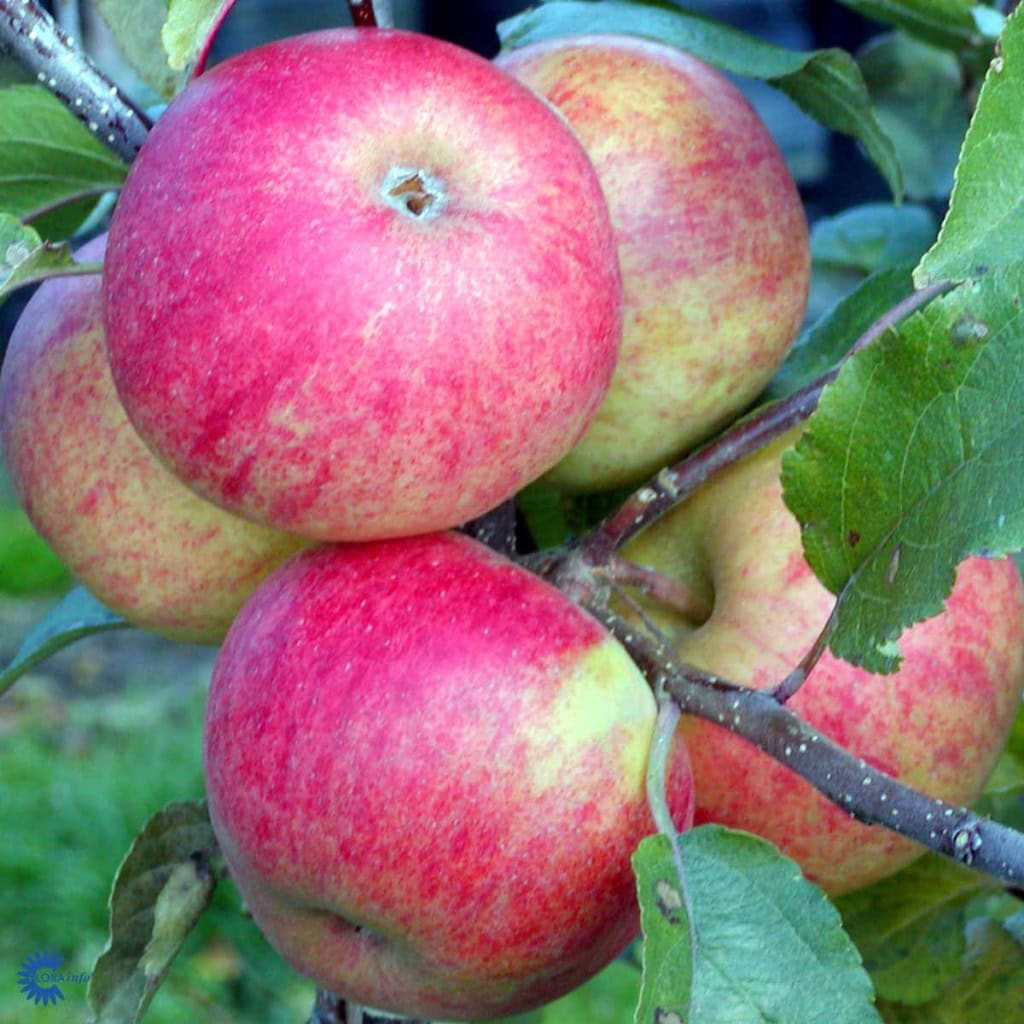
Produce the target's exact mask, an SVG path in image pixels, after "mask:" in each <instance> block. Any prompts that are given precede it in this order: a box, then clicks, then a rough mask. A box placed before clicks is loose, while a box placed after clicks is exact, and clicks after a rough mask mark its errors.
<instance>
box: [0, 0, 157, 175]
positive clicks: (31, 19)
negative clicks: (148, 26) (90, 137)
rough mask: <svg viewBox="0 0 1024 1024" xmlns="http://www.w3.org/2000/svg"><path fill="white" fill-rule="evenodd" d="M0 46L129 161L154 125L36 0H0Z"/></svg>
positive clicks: (94, 132) (107, 144) (0, 48)
mask: <svg viewBox="0 0 1024 1024" xmlns="http://www.w3.org/2000/svg"><path fill="white" fill-rule="evenodd" d="M0 50H3V51H5V52H8V53H10V55H11V56H12V57H14V58H15V59H16V60H18V61H19V62H20V63H21V64H23V65H24V66H25V67H26V68H28V70H29V71H31V72H33V73H34V74H35V76H36V79H37V80H38V81H39V83H40V84H41V85H44V86H45V87H46V88H47V89H49V90H50V92H52V93H53V94H54V95H55V96H56V97H57V98H58V99H59V100H60V101H61V102H62V103H63V104H64V106H66V107H67V108H68V110H70V111H71V113H73V114H74V115H75V117H77V118H78V119H79V120H80V121H81V122H82V123H83V124H84V125H85V126H86V127H87V128H88V129H89V130H90V131H91V132H92V133H93V134H94V135H95V136H96V138H98V139H99V140H100V142H102V143H103V144H104V145H105V146H107V147H109V148H110V149H112V150H113V151H114V152H115V153H117V155H118V156H120V157H121V158H122V159H124V160H126V161H128V162H129V163H130V162H131V161H132V160H134V159H135V155H136V154H137V153H138V151H139V148H140V147H141V146H142V143H143V142H144V141H145V139H146V134H147V132H148V131H149V129H150V128H151V127H152V124H151V122H150V120H149V118H147V117H146V115H145V114H144V113H143V112H142V111H141V110H139V109H138V108H137V107H136V106H134V105H133V104H132V103H131V101H130V100H128V99H127V98H126V97H125V96H123V95H122V94H121V93H120V92H119V91H118V88H117V86H116V85H114V83H113V82H112V81H111V80H110V79H109V78H107V76H106V75H104V74H103V72H102V71H100V70H99V68H97V67H96V65H95V64H93V62H92V61H91V60H90V59H89V58H88V57H87V56H86V54H85V52H84V51H83V50H81V49H80V48H79V47H78V46H77V44H76V42H75V40H74V39H72V38H71V36H69V35H68V34H67V33H66V32H65V31H64V30H63V29H61V28H60V27H58V25H57V24H56V23H55V22H54V20H53V18H51V17H50V15H49V14H47V13H46V11H44V10H43V8H42V7H40V6H39V4H38V3H35V0H0Z"/></svg>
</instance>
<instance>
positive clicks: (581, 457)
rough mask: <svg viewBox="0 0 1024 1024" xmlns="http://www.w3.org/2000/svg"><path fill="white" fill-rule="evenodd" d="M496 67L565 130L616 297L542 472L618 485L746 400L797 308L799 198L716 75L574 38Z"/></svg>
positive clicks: (669, 55) (741, 101)
mask: <svg viewBox="0 0 1024 1024" xmlns="http://www.w3.org/2000/svg"><path fill="white" fill-rule="evenodd" d="M496 62H497V64H498V66H499V67H501V68H503V69H504V70H505V71H507V72H508V73H509V74H511V75H513V76H515V77H516V78H517V79H518V80H519V81H521V82H524V83H525V84H526V85H528V86H530V87H531V88H532V89H534V90H536V91H537V92H538V93H539V94H540V95H542V96H545V97H546V98H547V99H548V100H550V102H551V103H553V104H554V105H555V106H556V107H557V108H558V110H560V111H561V112H562V113H563V114H564V115H565V117H566V119H567V120H568V121H569V123H570V124H571V125H572V127H573V128H574V129H575V131H576V132H577V134H578V135H579V137H580V139H581V140H582V142H583V144H584V145H585V147H586V149H587V152H588V153H589V154H590V157H591V159H592V160H593V162H594V166H595V167H596V169H597V174H598V178H599V180H600V182H601V185H602V187H603V189H604V193H605V197H606V198H607V200H608V206H609V208H610V210H611V216H612V224H613V226H614V228H615V240H616V243H617V245H618V252H619V261H620V264H621V267H622V276H623V284H624V287H625V325H624V330H623V343H622V352H621V356H620V359H619V364H618V367H617V369H616V371H615V376H614V377H613V379H612V386H611V390H610V391H609V393H608V396H607V398H606V399H605V401H604V403H603V405H602V406H601V408H600V410H599V411H598V414H597V416H596V418H595V419H594V421H593V422H592V423H591V425H590V427H589V429H588V430H587V432H586V434H585V435H584V437H583V439H582V441H580V443H579V444H578V445H577V446H576V447H575V448H574V449H573V451H572V452H571V453H570V454H569V455H568V456H567V457H566V458H565V459H563V460H562V462H560V463H559V465H558V466H557V467H556V468H555V469H554V470H553V471H552V472H551V473H550V474H549V480H550V481H551V482H553V483H555V484H556V485H558V486H561V487H564V488H566V489H568V490H596V489H602V488H609V487H613V486H619V485H622V484H628V483H630V482H633V481H635V480H638V479H640V478H642V477H643V476H646V475H647V474H649V473H651V472H653V471H655V470H657V469H658V468H659V467H660V466H664V465H666V464H667V463H669V462H672V461H673V460H675V459H676V458H677V457H678V456H679V455H681V454H682V453H683V452H684V451H686V450H687V449H688V448H691V447H692V446H693V445H694V444H695V443H697V442H699V441H701V440H703V439H705V438H706V437H708V436H710V435H711V434H712V433H714V432H715V431H716V430H717V429H719V428H720V427H722V426H723V425H724V424H725V423H727V422H728V421H729V420H731V419H733V418H735V417H736V416H737V414H739V413H740V412H742V411H743V409H744V408H745V407H746V406H747V405H748V404H749V403H750V402H751V400H752V399H753V398H754V397H755V396H756V395H757V393H758V392H759V391H760V390H761V389H762V388H763V387H764V385H765V384H766V383H767V382H768V379H769V378H770V377H771V376H772V374H773V373H774V372H775V370H776V368H777V367H778V366H779V364H780V363H781V362H782V360H783V358H784V357H785V355H786V353H787V352H788V351H789V348H790V347H791V345H792V343H793V340H794V339H795V337H796V334H797V331H798V330H799V327H800V323H801V320H802V318H803V314H804V308H805V305H806V301H807V286H808V274H809V248H808V239H807V225H806V221H805V218H804V213H803V208H802V206H801V204H800V197H799V195H798V194H797V191H796V187H795V185H794V184H793V179H792V178H791V176H790V174H789V171H788V169H787V168H786V165H785V162H784V161H783V158H782V155H781V154H780V153H779V150H778V148H777V147H776V145H775V143H774V141H773V140H772V137H771V135H770V134H769V133H768V130H767V128H766V127H765V125H764V123H763V122H762V121H761V120H760V118H759V117H758V116H757V114H756V113H755V112H754V110H753V109H752V108H751V106H750V105H749V103H748V102H747V101H746V99H745V98H744V97H743V95H742V93H740V92H739V90H738V89H737V88H736V87H735V86H733V85H732V83H730V82H729V80H728V79H727V78H725V76H724V75H722V74H720V73H719V72H718V71H716V70H714V69H713V68H711V67H709V66H708V65H706V64H704V63H702V62H701V61H700V60H698V59H696V58H695V57H692V56H690V55H689V54H685V53H682V52H680V51H678V50H675V49H672V48H670V47H668V46H665V45H662V44H660V43H655V42H651V41H647V40H643V39H639V38H633V37H626V36H601V35H594V36H575V37H566V38H563V39H556V40H552V41H548V42H543V43H536V44H532V45H530V46H525V47H523V48H522V49H519V50H514V51H511V52H506V53H503V54H501V55H499V57H498V58H497V61H496Z"/></svg>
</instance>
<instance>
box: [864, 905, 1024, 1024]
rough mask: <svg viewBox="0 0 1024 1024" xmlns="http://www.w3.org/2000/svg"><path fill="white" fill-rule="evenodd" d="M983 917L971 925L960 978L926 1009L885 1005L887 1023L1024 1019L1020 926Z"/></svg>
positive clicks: (981, 1023)
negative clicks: (1018, 936)
mask: <svg viewBox="0 0 1024 1024" xmlns="http://www.w3.org/2000/svg"><path fill="white" fill-rule="evenodd" d="M1011 922H1013V919H1012V918H1011V921H1007V922H1006V924H1000V923H999V922H997V921H992V920H989V919H988V918H978V919H977V920H975V921H972V922H971V923H970V924H969V925H968V926H967V953H966V954H965V956H964V958H963V962H962V965H961V970H960V972H959V974H958V975H957V977H956V978H954V979H953V981H952V982H951V983H950V984H949V985H947V986H946V988H945V989H944V990H943V991H942V992H941V994H940V995H939V996H938V997H937V998H936V999H934V1000H932V1001H931V1002H928V1003H925V1004H923V1005H920V1006H907V1005H905V1004H902V1003H895V1002H888V1001H884V1000H881V1001H880V1002H879V1009H880V1010H881V1012H882V1017H883V1019H884V1020H885V1021H886V1022H887V1024H1004V1022H1005V1024H1010V1022H1011V1021H1014V1022H1016V1021H1019V1020H1024V949H1022V948H1021V946H1020V944H1019V941H1018V940H1017V938H1016V936H1017V934H1018V924H1017V922H1013V923H1012V924H1011Z"/></svg>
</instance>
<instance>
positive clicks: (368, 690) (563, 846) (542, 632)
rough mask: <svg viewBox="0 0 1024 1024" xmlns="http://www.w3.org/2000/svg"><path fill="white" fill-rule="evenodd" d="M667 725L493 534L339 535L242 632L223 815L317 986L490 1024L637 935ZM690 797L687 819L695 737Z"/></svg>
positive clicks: (263, 903)
mask: <svg viewBox="0 0 1024 1024" xmlns="http://www.w3.org/2000/svg"><path fill="white" fill-rule="evenodd" d="M654 720H655V703H654V699H653V697H652V695H651V692H650V690H649V688H648V686H647V684H646V682H645V680H644V678H643V676H642V675H641V674H640V672H639V670H638V669H637V668H636V667H635V665H634V664H633V662H632V661H631V660H630V658H629V656H628V655H627V654H626V652H625V651H624V650H623V649H622V648H621V647H620V646H619V644H618V643H617V642H616V641H615V640H613V639H612V638H611V637H610V636H609V635H608V634H607V633H606V632H605V630H604V629H603V627H602V626H600V625H599V624H598V623H597V622H596V621H595V620H594V619H592V618H591V617H590V616H589V615H587V614H586V613H585V612H583V611H581V610H580V609H579V608H578V607H577V606H576V605H574V604H572V603H571V602H570V601H569V599H568V598H566V597H565V595H563V594H562V593H561V592H559V591H558V590H556V589H554V588H553V587H551V586H550V585H549V584H547V583H545V582H543V581H542V580H540V579H539V578H537V577H535V576H533V575H531V574H530V573H528V572H526V571H525V570H523V569H521V568H519V567H517V566H515V565H513V564H512V563H511V562H509V561H507V560H506V559H504V558H502V557H500V556H499V555H497V554H495V553H494V552H492V551H490V550H489V549H488V548H485V547H483V546H482V545H481V544H479V543H477V542H476V541H473V540H470V539H469V538H467V537H463V536H459V535H456V534H435V535H429V536H422V537H415V538H407V539H402V540H392V541H382V542H377V543H368V544H364V545H352V546H336V547H327V548H323V549H320V550H316V551H311V552H307V553H304V554H302V555H299V556H298V557H297V558H295V559H292V560H291V561H289V562H287V563H286V564H285V565H284V566H282V567H281V568H280V569H279V570H278V571H277V572H275V573H274V574H272V575H271V576H270V577H269V578H268V579H267V580H266V582H265V583H264V584H263V585H262V586H261V587H260V589H259V590H258V591H257V592H256V594H255V595H254V597H253V598H252V600H251V601H250V602H249V603H248V604H247V605H246V607H245V608H244V609H243V610H242V612H241V614H240V615H239V617H238V619H237V620H236V621H235V624H234V625H233V627H232V628H231V630H230V632H229V633H228V637H227V640H226V642H225V645H224V647H223V648H222V650H221V653H220V656H219V658H218V660H217V664H216V667H215V669H214V675H213V683H212V688H211V692H210V699H209V705H208V710H207V719H206V740H205V766H206V779H207V790H208V794H209V798H210V812H211V816H212V819H213V823H214V828H215V829H216V832H217V836H218V838H219V840H220V843H221V846H222V847H223V850H224V853H225V856H226V858H227V861H228V864H229V866H230V869H231V873H232V875H233V877H234V879H235V881H236V882H237V883H238V886H239V888H240V890H241V892H242V895H243V896H244V897H245V900H246V902H247V903H248V905H249V907H250V908H251V910H252V912H253V915H254V916H255V918H256V921H257V923H258V924H259V925H260V927H261V928H262V929H263V931H264V932H265V933H266V935H267V937H268V938H269V939H270V941H271V942H272V943H273V944H274V945H275V946H276V947H277V949H278V950H279V951H280V952H281V953H282V954H283V955H284V956H285V958H286V959H287V960H288V961H289V962H290V963H292V964H293V965H294V966H295V967H296V968H297V969H298V970H299V971H301V972H302V973H303V974H306V975H308V976H309V977H311V978H313V979H315V980H316V981H317V983H318V984H320V985H322V986H324V987H326V988H328V989H330V990H331V991H333V992H338V993H340V994H342V995H344V996H345V997H347V998H349V999H351V1000H354V1001H356V1002H358V1003H360V1004H368V1005H370V1006H373V1007H377V1008H380V1009H383V1010H385V1011H391V1012H394V1013H401V1014H409V1015H412V1016H419V1017H425V1018H427V1019H431V1020H467V1019H469V1020H482V1019H487V1018H489V1017H493V1016H497V1015H503V1014H508V1013H514V1012H519V1011H522V1010H526V1009H528V1008H529V1007H531V1006H536V1005H538V1004H540V1003H542V1002H545V1001H547V1000H550V999H553V998H555V997H557V996H559V995H561V994H563V993H565V992H567V991H569V990H570V989H572V988H574V987H576V986H577V985H579V984H580V983H581V982H582V981H584V980H585V979H586V978H587V977H589V976H590V975H592V974H593V973H595V972H596V971H597V970H599V969H600V968H601V967H603V966H604V965H605V964H606V963H608V962H609V960H611V959H612V958H613V957H614V956H615V955H616V954H617V953H619V952H620V951H621V950H622V949H623V947H624V946H625V945H626V944H627V943H628V942H629V941H630V939H631V938H633V936H634V934H635V933H636V931H637V927H638V916H637V915H638V911H637V900H636V886H635V880H634V878H633V875H632V871H631V869H630V856H631V854H632V853H633V851H634V849H635V847H636V846H637V844H638V843H639V841H640V839H641V838H642V837H643V836H644V835H646V834H647V833H649V832H652V831H653V830H654V826H653V821H652V819H651V815H650V812H649V810H648V807H647V802H646V799H645V795H644V777H645V763H646V757H647V752H648V748H649V745H650V741H651V737H652V731H653V726H654ZM669 795H670V806H671V809H672V811H673V815H674V819H675V821H676V822H677V824H678V825H679V827H680V828H684V827H687V826H688V824H689V821H690V813H691V811H690V808H691V792H690V785H689V774H688V766H687V760H686V752H685V747H684V746H683V744H681V743H679V744H676V746H675V748H674V750H673V752H672V755H671V761H670V771H669Z"/></svg>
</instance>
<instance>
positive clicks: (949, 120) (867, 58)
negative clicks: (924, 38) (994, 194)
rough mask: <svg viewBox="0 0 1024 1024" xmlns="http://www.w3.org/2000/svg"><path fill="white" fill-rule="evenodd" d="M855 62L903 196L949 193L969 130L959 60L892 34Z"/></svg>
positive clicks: (933, 48)
mask: <svg viewBox="0 0 1024 1024" xmlns="http://www.w3.org/2000/svg"><path fill="white" fill-rule="evenodd" d="M857 63H858V64H859V65H860V70H861V72H862V74H863V75H864V81H865V82H866V83H867V87H868V91H869V92H870V93H871V99H872V101H873V102H874V104H875V113H876V115H877V117H878V121H879V123H880V124H881V125H882V127H883V128H884V129H885V132H886V134H887V135H888V136H889V138H891V139H892V140H893V143H894V144H895V146H896V153H897V155H898V156H899V160H900V165H901V166H902V167H903V176H904V182H905V185H906V190H907V195H908V196H909V197H910V198H911V199H930V198H932V197H933V196H937V197H941V198H944V197H945V196H947V195H949V191H950V189H951V188H952V185H953V169H954V167H956V161H957V156H958V155H959V153H960V145H961V143H962V142H963V138H964V134H965V132H966V131H967V100H966V97H965V96H964V88H963V73H962V71H961V67H960V62H959V61H958V60H957V59H956V57H954V56H953V54H951V53H948V52H947V51H945V50H939V49H936V48H935V47H934V46H929V45H928V44H927V43H921V42H917V41H915V40H913V39H910V38H908V37H907V36H905V35H903V34H902V33H900V32H894V33H892V34H890V35H887V36H881V37H879V38H877V39H874V40H872V42H871V43H869V44H868V46H866V47H865V48H864V49H863V50H862V51H861V52H860V53H859V54H858V55H857ZM929 241H931V239H929Z"/></svg>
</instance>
